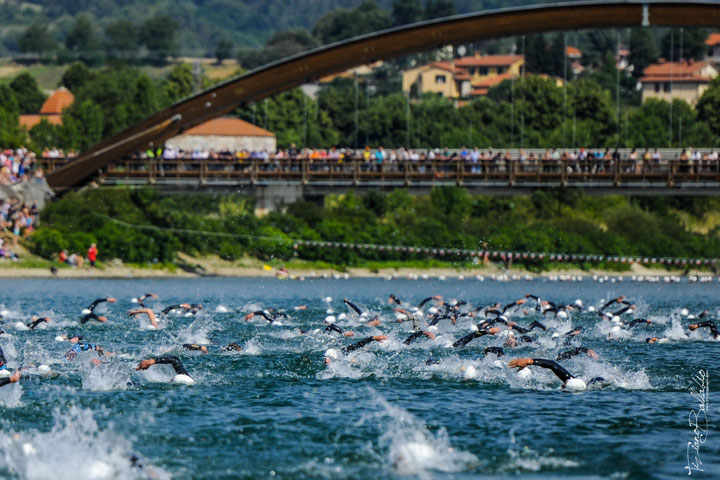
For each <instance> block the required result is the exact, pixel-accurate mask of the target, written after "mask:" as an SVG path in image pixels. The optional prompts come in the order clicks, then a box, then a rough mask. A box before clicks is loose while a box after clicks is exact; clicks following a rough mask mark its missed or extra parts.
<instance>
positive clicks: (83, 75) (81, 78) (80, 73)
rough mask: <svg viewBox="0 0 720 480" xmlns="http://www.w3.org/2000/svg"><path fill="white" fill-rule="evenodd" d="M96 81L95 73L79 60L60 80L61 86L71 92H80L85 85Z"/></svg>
mask: <svg viewBox="0 0 720 480" xmlns="http://www.w3.org/2000/svg"><path fill="white" fill-rule="evenodd" d="M94 79H95V73H94V72H93V71H92V70H90V69H89V68H88V67H86V66H85V64H84V63H83V62H81V61H79V60H78V61H77V62H74V63H73V64H72V65H70V66H69V67H68V68H67V69H66V70H65V72H64V73H63V75H62V77H61V78H60V85H62V86H64V87H65V88H67V89H68V90H70V91H71V92H79V91H80V89H81V88H82V87H83V86H85V84H87V83H88V82H92V81H93V80H94Z"/></svg>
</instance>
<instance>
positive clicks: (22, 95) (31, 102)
mask: <svg viewBox="0 0 720 480" xmlns="http://www.w3.org/2000/svg"><path fill="white" fill-rule="evenodd" d="M10 88H11V89H12V91H13V93H14V94H15V98H16V99H17V102H18V106H19V109H20V112H21V113H37V112H38V111H39V110H40V107H42V104H43V102H44V101H45V94H44V93H43V92H42V90H40V87H38V84H37V81H36V80H35V77H33V76H32V75H30V74H29V73H28V72H23V73H21V74H20V75H18V76H17V77H15V78H14V79H13V81H12V82H10Z"/></svg>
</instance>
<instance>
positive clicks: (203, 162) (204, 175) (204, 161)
mask: <svg viewBox="0 0 720 480" xmlns="http://www.w3.org/2000/svg"><path fill="white" fill-rule="evenodd" d="M207 163H208V161H207V158H203V159H202V160H201V161H200V183H205V182H206V181H207V168H208V166H207Z"/></svg>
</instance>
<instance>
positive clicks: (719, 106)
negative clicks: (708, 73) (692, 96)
mask: <svg viewBox="0 0 720 480" xmlns="http://www.w3.org/2000/svg"><path fill="white" fill-rule="evenodd" d="M697 112H698V118H699V119H700V120H701V121H703V122H705V123H706V124H707V126H708V127H709V128H710V130H711V131H712V132H713V133H714V134H715V135H720V77H715V78H714V79H713V80H712V82H710V85H709V86H708V88H707V90H705V93H703V94H702V97H700V100H698V103H697Z"/></svg>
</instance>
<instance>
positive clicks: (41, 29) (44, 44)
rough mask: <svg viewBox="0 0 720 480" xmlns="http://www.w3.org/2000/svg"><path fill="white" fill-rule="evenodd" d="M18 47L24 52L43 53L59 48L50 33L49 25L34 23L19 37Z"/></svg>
mask: <svg viewBox="0 0 720 480" xmlns="http://www.w3.org/2000/svg"><path fill="white" fill-rule="evenodd" d="M18 48H19V49H20V51H21V52H23V53H35V54H38V55H40V54H43V53H48V52H51V51H53V50H55V49H56V48H57V42H56V41H55V39H54V38H53V37H52V35H50V32H49V31H48V27H47V25H40V24H33V25H30V26H29V27H27V28H26V29H25V31H24V32H23V33H22V34H21V35H20V37H19V38H18Z"/></svg>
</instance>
